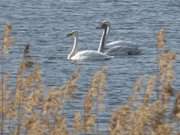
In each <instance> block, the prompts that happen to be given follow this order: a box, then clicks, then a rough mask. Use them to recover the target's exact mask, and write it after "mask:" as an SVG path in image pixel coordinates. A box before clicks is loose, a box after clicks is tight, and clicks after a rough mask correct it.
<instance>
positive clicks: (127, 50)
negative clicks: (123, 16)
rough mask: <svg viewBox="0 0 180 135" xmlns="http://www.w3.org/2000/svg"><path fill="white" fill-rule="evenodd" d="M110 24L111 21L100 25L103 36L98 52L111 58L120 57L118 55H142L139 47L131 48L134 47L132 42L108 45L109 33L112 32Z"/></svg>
mask: <svg viewBox="0 0 180 135" xmlns="http://www.w3.org/2000/svg"><path fill="white" fill-rule="evenodd" d="M110 26H111V24H110V22H109V21H103V22H101V23H100V25H99V26H98V27H97V29H103V34H102V37H101V40H100V44H99V48H98V52H103V53H105V54H107V55H110V56H118V55H138V54H140V53H141V50H140V49H139V48H137V47H131V46H130V45H133V43H132V42H128V41H126V42H125V41H122V40H119V41H113V42H110V43H108V44H106V41H107V38H108V35H109V31H110Z"/></svg>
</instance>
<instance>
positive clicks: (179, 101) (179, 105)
mask: <svg viewBox="0 0 180 135" xmlns="http://www.w3.org/2000/svg"><path fill="white" fill-rule="evenodd" d="M173 113H174V115H175V116H176V118H177V119H180V92H179V93H177V95H176V101H175V106H174V110H173Z"/></svg>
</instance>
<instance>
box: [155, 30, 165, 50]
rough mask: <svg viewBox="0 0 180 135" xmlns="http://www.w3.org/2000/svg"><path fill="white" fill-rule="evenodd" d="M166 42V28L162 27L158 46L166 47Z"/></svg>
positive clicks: (158, 34)
mask: <svg viewBox="0 0 180 135" xmlns="http://www.w3.org/2000/svg"><path fill="white" fill-rule="evenodd" d="M165 44H166V38H165V30H164V29H163V28H161V30H160V31H159V32H158V33H157V48H159V49H160V48H164V47H165Z"/></svg>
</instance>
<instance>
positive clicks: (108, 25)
mask: <svg viewBox="0 0 180 135" xmlns="http://www.w3.org/2000/svg"><path fill="white" fill-rule="evenodd" d="M110 26H111V23H110V22H109V21H107V20H104V21H102V22H100V24H99V26H97V27H96V29H106V28H107V27H110Z"/></svg>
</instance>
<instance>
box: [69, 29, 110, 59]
mask: <svg viewBox="0 0 180 135" xmlns="http://www.w3.org/2000/svg"><path fill="white" fill-rule="evenodd" d="M67 36H68V37H73V39H74V45H73V48H72V50H71V52H70V53H69V54H68V56H67V59H68V60H73V61H79V60H80V61H81V60H108V59H111V58H112V56H108V55H107V54H104V53H102V52H98V51H96V50H83V51H78V48H77V45H78V32H77V31H73V32H71V33H69V34H67Z"/></svg>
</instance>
